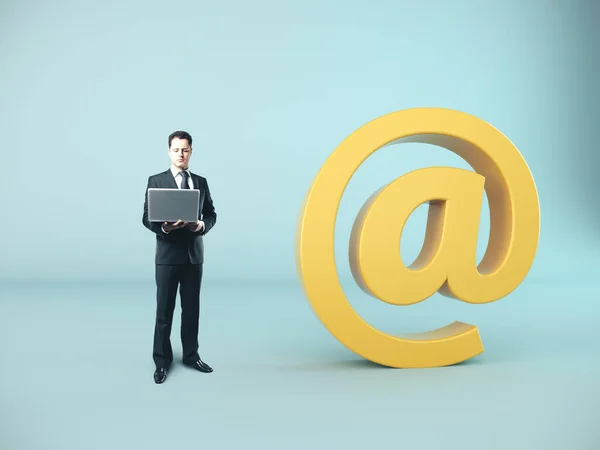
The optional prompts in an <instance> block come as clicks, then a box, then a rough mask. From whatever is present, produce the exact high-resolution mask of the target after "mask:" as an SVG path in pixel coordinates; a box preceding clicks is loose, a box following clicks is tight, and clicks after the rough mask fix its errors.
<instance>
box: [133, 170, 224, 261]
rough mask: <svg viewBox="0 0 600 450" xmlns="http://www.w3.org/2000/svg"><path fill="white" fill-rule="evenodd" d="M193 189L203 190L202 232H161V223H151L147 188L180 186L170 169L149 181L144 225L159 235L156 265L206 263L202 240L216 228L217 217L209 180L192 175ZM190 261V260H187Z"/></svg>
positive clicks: (201, 198)
mask: <svg viewBox="0 0 600 450" xmlns="http://www.w3.org/2000/svg"><path fill="white" fill-rule="evenodd" d="M191 178H192V182H193V183H194V189H198V190H200V205H199V208H198V220H202V221H204V228H203V229H202V230H201V231H198V232H193V231H191V230H188V229H186V228H179V229H177V230H173V231H171V232H169V233H165V232H164V231H163V230H162V222H150V221H148V188H175V189H177V183H176V182H175V178H174V177H173V174H172V173H171V170H170V169H167V170H166V171H165V172H162V173H159V174H156V175H151V176H150V177H148V186H147V187H146V196H145V200H144V214H143V216H142V223H143V224H144V226H145V227H146V228H148V229H149V230H150V231H152V232H154V233H155V234H156V255H155V261H154V262H155V263H156V264H187V263H188V262H189V263H191V264H202V263H204V243H203V241H202V239H203V236H204V235H205V234H206V233H208V232H209V231H210V229H211V228H212V227H214V226H215V223H216V222H217V213H216V212H215V207H214V205H213V201H212V198H211V196H210V191H209V190H208V183H207V182H206V178H204V177H201V176H199V175H196V174H194V173H191ZM188 258H189V259H188Z"/></svg>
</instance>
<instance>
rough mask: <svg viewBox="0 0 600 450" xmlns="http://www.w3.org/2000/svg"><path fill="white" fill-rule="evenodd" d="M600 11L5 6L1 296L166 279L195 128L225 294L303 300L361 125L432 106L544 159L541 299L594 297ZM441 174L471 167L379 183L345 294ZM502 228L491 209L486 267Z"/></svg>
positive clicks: (351, 199) (381, 165) (441, 159)
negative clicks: (252, 284) (231, 282)
mask: <svg viewBox="0 0 600 450" xmlns="http://www.w3.org/2000/svg"><path fill="white" fill-rule="evenodd" d="M597 9H598V8H597V7H596V6H595V5H594V3H593V2H582V1H579V2H577V1H571V2H560V3H556V2H550V1H540V0H536V1H528V2H520V1H516V0H510V1H504V2H489V1H461V2H445V1H431V0H430V1H422V2H407V1H402V2H398V1H394V2H384V1H379V2H343V3H340V2H336V1H303V2H275V1H272V2H268V1H258V2H242V1H237V2H236V1H233V2H228V3H226V4H225V3H223V4H220V3H218V2H191V1H190V2H174V3H169V4H168V5H167V4H166V3H164V2H126V3H121V2H112V3H111V2H108V3H107V2H101V3H90V2H88V3H81V2H68V1H58V2H29V3H28V2H10V1H9V2H7V1H6V0H5V1H4V2H3V3H2V7H1V9H0V54H1V55H2V70H1V71H0V104H1V105H2V107H1V108H0V135H2V137H3V148H4V150H3V151H2V154H1V155H2V156H1V158H2V162H1V167H2V169H3V176H2V177H1V178H0V183H1V185H0V186H1V194H0V195H1V205H2V207H1V208H0V220H1V221H2V224H3V225H2V226H3V230H4V232H3V233H0V248H1V249H2V256H3V257H2V258H1V260H0V279H1V280H3V281H16V282H19V281H28V282H29V281H34V280H42V281H43V280H62V281H69V280H71V281H73V280H97V281H111V280H118V281H128V280H135V281H147V280H150V279H151V278H152V277H153V269H152V257H153V251H154V237H153V235H152V234H151V233H150V232H148V231H147V230H145V229H144V228H143V227H142V225H141V213H142V205H143V195H144V189H145V183H146V180H147V177H148V175H150V174H153V173H157V172H159V171H163V170H165V169H166V168H167V167H168V164H169V160H168V157H167V153H166V148H167V136H168V135H169V133H170V132H172V131H173V130H176V129H185V130H187V131H189V132H190V133H191V134H192V136H193V137H194V155H193V157H192V162H191V169H192V170H193V171H195V172H197V173H199V174H201V175H203V176H205V177H206V178H207V179H208V181H209V184H210V188H211V191H212V193H213V196H214V201H215V206H216V208H217V212H218V224H217V226H216V227H215V229H214V230H213V231H212V232H211V234H210V237H208V238H207V239H206V247H207V248H206V251H207V265H206V277H207V278H208V279H209V280H210V279H217V278H220V279H240V280H258V279H260V280H273V279H276V278H277V279H279V278H281V279H290V280H291V279H293V278H294V277H295V269H294V260H293V238H294V231H295V225H296V218H297V214H298V211H299V207H300V203H301V201H302V197H303V195H304V193H305V191H306V189H307V188H308V187H309V185H310V183H311V181H312V179H313V177H314V176H315V174H316V173H317V171H318V169H319V167H320V166H321V164H322V163H323V162H324V161H325V159H326V158H327V157H328V155H329V154H330V153H331V152H332V151H333V150H334V148H335V147H336V146H337V145H338V144H339V143H340V142H341V141H342V140H343V139H344V138H345V137H346V136H347V135H349V134H350V133H351V132H353V131H354V130H355V129H356V128H358V127H359V126H361V125H363V124H365V123H366V122H368V121H370V120H372V119H374V118H376V117H378V116H381V115H384V114H386V113H389V112H392V111H396V110H399V109H405V108H412V107H421V106H439V107H445V108H453V109H458V110H462V111H465V112H468V113H470V114H473V115H476V116H478V117H480V118H482V119H484V120H486V121H488V122H490V123H491V124H493V125H494V126H495V127H497V128H499V129H500V130H501V131H502V132H503V133H504V134H506V135H507V136H508V137H509V138H510V139H511V140H512V141H513V142H514V143H515V145H516V146H517V147H518V148H519V149H520V151H521V152H522V153H523V155H524V157H525V158H526V160H527V162H528V164H529V165H530V168H531V170H532V172H533V175H534V177H535V180H536V183H537V186H538V189H539V195H540V201H541V211H542V235H541V239H540V247H539V253H538V256H537V259H536V262H535V265H534V267H533V268H532V272H531V273H530V277H529V278H528V281H533V280H537V281H544V280H553V281H556V280H567V279H569V280H581V279H586V278H589V277H591V276H593V273H594V272H593V271H594V270H595V269H594V261H595V260H596V255H597V254H598V251H599V246H600V239H599V237H598V236H599V235H600V233H599V232H598V230H599V227H600V213H599V212H598V211H600V204H599V202H598V200H597V196H596V192H597V191H598V189H597V187H598V186H599V183H598V182H596V181H594V175H595V170H596V169H595V168H596V167H598V163H599V162H600V161H599V159H600V158H599V157H598V156H596V151H595V146H594V144H593V141H592V137H593V131H594V128H595V126H596V122H597V119H598V117H599V113H598V111H597V108H596V104H597V102H596V100H597V99H598V88H597V83H596V77H595V75H594V74H595V73H596V70H597V69H598V56H597V55H598V51H597V44H596V42H600V40H599V39H597V38H598V31H596V29H597V27H596V25H595V24H596V22H595V19H594V18H595V17H597V15H596V10H597ZM429 165H451V166H455V167H468V166H466V165H465V164H464V163H463V162H462V161H461V160H460V159H458V158H457V157H455V155H453V154H451V153H449V152H447V151H445V150H442V149H438V148H432V147H428V146H420V145H406V146H394V147H391V148H386V149H383V150H381V151H380V152H378V153H377V154H376V155H374V156H373V157H372V158H370V159H369V160H368V161H367V162H366V163H365V164H364V165H363V166H362V167H361V168H360V169H359V171H358V173H357V174H356V175H355V177H354V178H353V179H352V181H351V184H350V186H349V187H348V190H347V191H346V194H345V196H344V200H343V202H342V205H341V208H340V213H339V216H338V225H337V235H336V245H337V249H338V250H337V252H338V255H337V258H338V261H339V263H338V264H339V268H340V276H341V277H342V278H350V270H349V268H348V264H347V240H348V237H349V233H350V227H351V225H352V221H353V220H354V217H355V215H356V213H357V212H358V209H359V207H360V205H362V203H363V202H364V201H365V199H366V198H367V197H368V196H369V195H370V194H371V193H372V192H373V191H374V190H376V189H377V188H378V187H380V186H381V185H383V184H384V183H387V182H389V181H390V180H392V179H394V178H395V177H397V176H399V175H401V174H402V173H406V172H407V171H409V170H413V169H416V168H419V167H426V166H429ZM425 214H426V209H425V208H424V207H422V208H420V209H419V210H418V211H417V212H416V213H415V215H414V217H412V218H411V220H410V222H409V225H408V228H407V231H406V232H405V236H404V241H403V242H404V244H403V245H405V247H404V248H403V255H402V256H403V258H405V259H406V260H410V259H411V258H414V257H416V255H417V253H418V251H419V249H420V246H421V244H422V240H423V235H424V228H423V225H424V223H425ZM487 221H488V217H487V209H484V214H482V233H481V234H482V236H481V237H480V244H481V252H480V254H481V255H482V254H483V250H484V249H485V245H486V243H487V242H486V239H485V236H486V234H487V230H488V229H489V228H488V222H487ZM116 254H117V255H119V257H118V258H115V255H116ZM590 266H591V267H590ZM581 274H587V275H585V276H583V277H582V276H580V275H581Z"/></svg>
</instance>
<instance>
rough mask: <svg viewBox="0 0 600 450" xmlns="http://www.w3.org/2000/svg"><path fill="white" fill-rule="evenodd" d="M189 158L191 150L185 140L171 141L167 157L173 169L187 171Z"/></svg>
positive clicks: (176, 139) (175, 139)
mask: <svg viewBox="0 0 600 450" xmlns="http://www.w3.org/2000/svg"><path fill="white" fill-rule="evenodd" d="M190 156H192V148H191V147H190V144H189V142H188V140H187V139H179V138H174V139H173V140H172V141H171V146H170V147H169V157H170V158H171V163H173V165H174V166H175V167H177V168H178V169H181V170H185V169H187V168H188V164H189V161H190Z"/></svg>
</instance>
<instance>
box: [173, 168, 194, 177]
mask: <svg viewBox="0 0 600 450" xmlns="http://www.w3.org/2000/svg"><path fill="white" fill-rule="evenodd" d="M179 172H180V171H179V170H177V169H176V168H175V167H173V166H171V173H172V174H173V177H174V178H177V175H179ZM181 172H187V174H188V177H190V176H191V174H190V170H189V169H187V170H184V171H181Z"/></svg>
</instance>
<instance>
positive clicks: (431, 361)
mask: <svg viewBox="0 0 600 450" xmlns="http://www.w3.org/2000/svg"><path fill="white" fill-rule="evenodd" d="M399 142H420V143H427V144H434V145H438V146H441V147H444V148H446V149H448V150H451V151H453V152H455V153H456V154H458V155H459V156H460V157H462V158H463V159H465V160H466V161H467V162H468V163H469V164H470V165H471V167H473V169H474V170H475V172H476V173H475V172H472V171H467V170H462V169H456V168H451V167H433V168H426V169H421V170H416V171H414V172H410V173H408V174H406V175H404V176H401V177H399V178H397V179H396V180H394V181H393V182H391V183H390V184H388V185H387V186H385V187H383V188H382V189H380V190H379V191H377V192H375V194H373V195H372V196H371V197H370V198H369V200H368V201H367V202H366V204H365V205H364V206H363V208H362V209H361V211H360V213H359V214H358V217H357V219H356V221H355V223H354V227H353V230H352V236H351V240H350V241H351V242H350V263H351V268H352V274H353V276H354V278H355V280H356V281H357V283H358V284H359V285H360V286H361V288H362V289H363V290H364V291H365V292H367V293H368V294H369V295H372V296H374V297H376V298H378V299H380V300H383V301H385V302H387V303H390V304H394V305H411V304H415V303H417V302H420V301H423V300H425V299H427V298H428V297H430V296H431V295H433V294H434V293H436V292H438V291H439V292H440V293H441V294H443V295H445V296H448V297H452V298H455V299H458V300H461V301H464V302H468V303H479V304H481V303H488V302H492V301H495V300H498V299H500V298H502V297H504V296H506V295H507V294H509V293H510V292H511V291H513V290H514V289H515V288H516V287H517V286H518V285H519V283H521V281H523V279H524V278H525V276H526V275H527V273H528V271H529V269H530V267H531V265H532V263H533V260H534V257H535V253H536V250H537V245H538V238H539V233H540V208H539V201H538V195H537V190H536V186H535V182H534V180H533V177H532V175H531V172H530V170H529V167H528V166H527V163H526V162H525V160H524V159H523V157H522V156H521V154H520V153H519V151H518V150H517V148H516V147H515V146H514V145H513V144H512V143H511V142H510V141H509V140H508V139H507V138H506V137H505V136H504V135H503V134H502V133H501V132H499V131H498V130H497V129H496V128H494V127H493V126H491V125H489V124H488V123H486V122H484V121H482V120H480V119H478V118H476V117H473V116H471V115H468V114H465V113H462V112H457V111H452V110H448V109H440V108H417V109H409V110H404V111H398V112H395V113H392V114H388V115H386V116H383V117H380V118H378V119H376V120H374V121H372V122H369V123H368V124H366V125H364V126H363V127H361V128H360V129H358V130H357V131H355V132H354V133H352V134H351V135H350V136H349V137H348V138H346V140H344V141H343V142H342V143H341V145H340V146H339V147H338V148H337V149H336V150H335V151H334V152H333V153H332V154H331V156H330V157H329V158H328V159H327V161H326V162H325V164H324V165H323V167H321V170H320V171H319V173H318V174H317V176H316V178H315V180H314V182H313V184H312V186H311V187H310V189H309V191H308V193H307V196H306V198H305V201H304V204H303V206H302V209H301V212H300V217H299V222H298V228H297V233H296V265H297V270H298V276H299V278H300V281H301V284H302V287H303V289H304V293H305V295H306V296H307V297H308V299H309V301H310V302H311V304H312V306H313V308H314V310H315V312H316V314H317V315H318V317H319V318H320V319H321V321H322V322H323V324H324V325H325V326H326V327H327V329H328V330H329V331H330V332H331V333H332V334H333V335H334V336H335V337H336V338H337V339H338V340H339V341H340V342H341V343H342V344H344V345H345V346H346V347H348V348H349V349H350V350H352V351H353V352H355V353H357V354H359V355H361V356H362V357H364V358H366V359H369V360H371V361H373V362H376V363H379V364H381V365H385V366H390V367H404V368H410V367H412V368H415V367H435V366H445V365H450V364H455V363H459V362H462V361H465V360H467V359H469V358H472V357H473V356H475V355H478V354H480V353H482V352H483V345H482V343H481V339H480V336H479V332H478V330H477V327H476V326H474V325H469V324H466V323H462V322H454V323H452V324H450V325H447V326H445V327H443V328H440V329H437V330H432V331H428V332H423V333H416V334H411V335H404V336H392V335H389V334H386V333H383V332H381V331H379V330H377V329H375V328H373V327H371V326H370V325H369V324H368V323H366V322H365V321H364V320H363V319H362V318H361V317H360V316H359V315H358V314H357V313H356V312H355V311H354V309H353V308H352V306H351V305H350V303H349V302H348V301H347V299H346V297H345V295H344V292H343V290H342V287H341V285H340V283H339V280H338V276H337V270H336V264H335V254H334V230H335V222H336V215H337V210H338V207H339V204H340V202H341V199H342V194H343V192H344V190H345V188H346V186H347V184H348V183H349V181H350V179H351V177H352V175H353V174H354V172H355V171H356V170H357V169H358V167H359V166H360V165H361V163H362V162H363V161H364V160H365V159H366V158H367V157H369V155H371V154H372V153H374V152H375V151H377V150H378V149H379V148H381V147H383V146H385V145H388V144H394V143H399ZM484 189H485V192H486V194H487V196H488V201H489V206H490V236H489V244H488V247H487V250H486V253H485V255H484V257H483V259H482V261H481V263H480V264H479V266H476V245H477V234H478V227H479V218H480V213H481V206H482V201H483V193H484ZM425 202H428V203H429V217H428V222H427V231H426V236H425V243H424V245H423V249H422V250H421V252H420V254H419V256H418V257H417V259H416V261H415V262H414V263H413V265H412V266H411V267H406V266H404V265H403V263H402V259H401V256H400V252H399V251H398V249H399V248H400V240H401V234H402V229H403V226H404V224H405V222H406V221H407V219H408V218H409V216H410V215H411V213H412V212H413V211H414V210H415V209H416V208H417V207H418V206H419V205H421V204H423V203H425Z"/></svg>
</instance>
